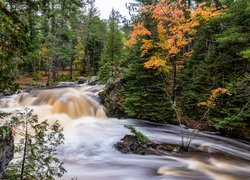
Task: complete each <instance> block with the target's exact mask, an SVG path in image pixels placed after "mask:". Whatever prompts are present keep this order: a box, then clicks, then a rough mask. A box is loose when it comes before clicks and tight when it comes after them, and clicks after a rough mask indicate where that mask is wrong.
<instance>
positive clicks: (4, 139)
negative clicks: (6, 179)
mask: <svg viewBox="0 0 250 180" xmlns="http://www.w3.org/2000/svg"><path fill="white" fill-rule="evenodd" d="M13 155H14V138H13V135H12V131H11V130H10V128H8V127H6V126H1V127H0V179H2V177H3V174H4V172H5V169H6V168H7V166H8V164H9V162H10V161H11V160H12V159H13Z"/></svg>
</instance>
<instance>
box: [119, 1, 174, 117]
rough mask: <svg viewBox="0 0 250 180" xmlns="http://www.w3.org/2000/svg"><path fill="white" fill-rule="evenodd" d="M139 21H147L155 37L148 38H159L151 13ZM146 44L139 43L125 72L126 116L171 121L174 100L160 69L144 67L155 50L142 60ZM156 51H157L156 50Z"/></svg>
mask: <svg viewBox="0 0 250 180" xmlns="http://www.w3.org/2000/svg"><path fill="white" fill-rule="evenodd" d="M138 2H139V3H141V4H143V5H145V6H146V5H150V4H152V3H153V1H148V0H147V1H138ZM135 21H136V22H143V23H144V26H145V27H146V29H149V30H152V31H151V32H152V34H151V35H150V37H149V36H147V35H145V39H154V38H156V37H157V36H156V33H157V32H156V31H155V30H154V29H155V27H156V23H155V21H154V20H153V19H152V18H151V16H150V14H149V13H141V14H139V16H137V17H136V18H135ZM141 46H142V42H137V44H136V45H135V46H133V48H131V49H130V50H129V55H128V60H127V61H128V64H129V68H128V70H127V71H126V72H125V84H124V88H123V90H124V97H125V100H124V101H125V113H126V114H127V115H128V116H129V117H133V118H140V119H147V120H152V121H170V120H171V119H172V118H173V116H174V115H173V114H174V111H173V109H172V105H171V102H170V97H169V96H168V93H166V89H165V83H166V82H165V78H162V75H161V74H160V73H158V72H157V71H156V70H154V69H151V70H148V69H146V68H145V67H144V63H145V61H147V59H148V58H149V57H150V56H151V55H152V53H153V50H152V51H149V52H148V54H147V55H146V56H144V57H141ZM154 50H155V49H154Z"/></svg>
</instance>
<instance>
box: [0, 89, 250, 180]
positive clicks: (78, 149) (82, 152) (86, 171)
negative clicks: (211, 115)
mask: <svg viewBox="0 0 250 180" xmlns="http://www.w3.org/2000/svg"><path fill="white" fill-rule="evenodd" d="M102 88H103V87H102V86H87V85H83V86H81V87H75V88H74V89H72V88H60V89H50V90H33V91H32V92H31V93H23V94H18V95H14V96H11V97H9V98H5V99H3V100H1V104H0V108H1V110H3V111H8V112H10V111H14V110H15V109H22V108H23V107H31V108H33V109H34V112H35V113H36V114H38V117H39V119H40V120H44V119H48V120H49V121H50V122H53V121H54V120H59V121H60V123H61V124H62V126H63V127H64V134H65V143H64V144H63V145H62V146H61V148H60V149H59V150H58V154H59V155H58V156H59V158H60V159H61V160H62V161H63V162H64V163H65V168H66V169H67V171H68V172H67V173H66V174H65V176H64V178H63V179H71V178H74V177H77V179H78V180H110V179H112V180H158V179H159V180H161V179H167V180H168V179H177V180H178V179H184V180H188V179H191V180H195V179H202V180H206V179H216V180H217V179H218V180H231V179H232V180H234V179H237V180H238V179H239V180H244V179H250V154H249V152H250V145H249V144H248V143H243V142H240V141H239V140H233V139H229V138H226V137H221V136H218V135H214V134H212V133H199V135H198V137H197V138H196V139H195V140H194V141H193V143H192V144H191V146H192V147H193V148H195V149H197V150H196V151H192V152H188V153H169V154H166V155H164V156H156V155H145V156H142V155H134V154H121V153H120V152H118V151H116V150H115V149H114V148H113V145H114V144H115V143H116V142H117V141H119V140H120V139H121V138H122V137H123V136H124V135H125V134H128V133H129V131H128V130H127V129H125V128H124V127H123V126H124V125H125V124H132V125H134V126H135V127H136V128H137V129H138V130H140V131H141V132H142V133H143V134H145V135H147V136H148V137H149V138H150V139H151V140H153V141H154V142H156V143H164V142H167V143H172V144H178V143H180V135H179V127H178V126H173V125H168V124H166V125H160V124H156V123H150V122H147V121H139V120H132V119H122V120H118V119H111V118H107V117H106V116H105V113H104V111H103V109H102V106H100V105H99V104H98V103H97V101H96V100H97V99H98V96H97V93H98V91H100V90H101V89H102Z"/></svg>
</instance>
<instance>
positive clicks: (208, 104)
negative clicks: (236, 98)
mask: <svg viewBox="0 0 250 180" xmlns="http://www.w3.org/2000/svg"><path fill="white" fill-rule="evenodd" d="M223 94H227V95H228V96H231V95H232V94H231V93H230V92H229V91H228V90H227V89H226V88H221V87H218V88H216V89H214V90H212V91H211V94H210V96H209V97H208V99H207V101H206V102H200V103H198V106H199V107H204V106H205V107H208V108H212V107H215V106H216V104H215V100H216V99H218V98H219V97H220V96H222V95H223Z"/></svg>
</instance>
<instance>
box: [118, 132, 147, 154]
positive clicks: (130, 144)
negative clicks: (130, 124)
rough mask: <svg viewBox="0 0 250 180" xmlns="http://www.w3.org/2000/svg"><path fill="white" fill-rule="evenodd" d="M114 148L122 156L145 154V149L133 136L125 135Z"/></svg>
mask: <svg viewBox="0 0 250 180" xmlns="http://www.w3.org/2000/svg"><path fill="white" fill-rule="evenodd" d="M114 147H115V148H116V149H117V150H118V151H120V152H121V153H123V154H128V153H133V154H145V153H146V150H147V147H146V145H144V144H142V143H141V142H139V141H138V139H137V138H136V137H135V136H133V135H125V136H124V137H123V138H122V139H121V141H120V142H118V143H116V144H115V145H114Z"/></svg>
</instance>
